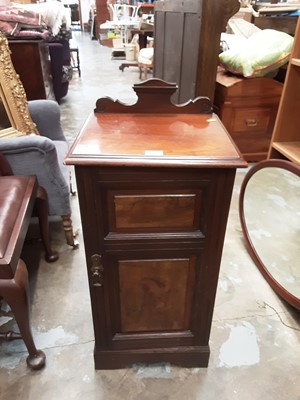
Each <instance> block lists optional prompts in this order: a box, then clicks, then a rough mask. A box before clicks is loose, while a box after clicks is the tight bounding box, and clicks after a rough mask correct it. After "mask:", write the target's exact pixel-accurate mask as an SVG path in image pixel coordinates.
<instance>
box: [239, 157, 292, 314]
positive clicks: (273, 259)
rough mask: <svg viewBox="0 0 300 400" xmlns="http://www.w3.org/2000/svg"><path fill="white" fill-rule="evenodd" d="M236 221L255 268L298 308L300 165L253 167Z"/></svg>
mask: <svg viewBox="0 0 300 400" xmlns="http://www.w3.org/2000/svg"><path fill="white" fill-rule="evenodd" d="M240 219H241V224H242V228H243V232H244V236H245V239H246V243H247V246H248V249H249V251H250V254H251V256H252V258H253V260H254V261H255V263H256V264H257V266H258V268H259V269H260V271H261V272H262V274H263V275H264V277H265V278H266V279H267V281H268V282H269V284H270V285H271V286H272V288H273V289H274V290H275V291H276V292H277V293H278V294H279V295H280V296H281V297H282V298H284V299H285V300H286V301H287V302H288V303H290V304H291V305H292V306H294V307H296V308H298V309H300V166H297V165H296V164H293V163H291V162H289V161H284V160H266V161H262V162H260V163H257V164H255V165H254V166H253V167H252V168H251V169H250V170H249V172H248V173H247V174H246V176H245V179H244V181H243V184H242V187H241V193H240Z"/></svg>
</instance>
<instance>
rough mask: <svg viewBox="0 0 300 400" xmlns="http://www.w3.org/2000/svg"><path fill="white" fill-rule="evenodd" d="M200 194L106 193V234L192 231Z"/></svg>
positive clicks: (171, 192)
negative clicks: (107, 220)
mask: <svg viewBox="0 0 300 400" xmlns="http://www.w3.org/2000/svg"><path fill="white" fill-rule="evenodd" d="M202 201H203V193H202V190H188V189H182V190H180V191H179V190H174V189H173V190H172V189H170V190H143V191H142V190H139V191H137V190H131V191H128V190H124V191H122V190H118V191H108V208H109V216H110V218H109V227H108V229H109V231H110V232H133V231H143V232H146V231H157V230H159V231H160V232H161V231H170V230H171V231H172V230H195V229H200V226H199V209H200V208H201V205H202Z"/></svg>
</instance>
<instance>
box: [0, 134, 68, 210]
mask: <svg viewBox="0 0 300 400" xmlns="http://www.w3.org/2000/svg"><path fill="white" fill-rule="evenodd" d="M58 143H61V144H62V145H63V146H65V147H66V148H67V143H63V142H61V141H60V142H56V143H55V142H53V141H52V140H50V139H48V138H46V137H42V136H36V135H34V136H30V137H28V136H26V137H24V136H21V137H13V138H8V139H1V140H0V152H1V153H3V154H4V156H5V157H6V159H7V161H8V163H9V164H10V165H11V168H12V171H13V174H14V175H36V177H37V179H38V183H39V185H40V186H42V187H44V189H45V190H46V192H47V194H48V198H49V215H64V214H70V213H71V208H70V200H69V193H70V188H69V183H68V181H67V180H66V178H65V177H64V175H63V172H62V170H61V168H62V166H61V165H60V162H59V160H58V151H57V148H56V144H58ZM63 167H65V168H66V171H67V175H68V170H67V167H66V166H63Z"/></svg>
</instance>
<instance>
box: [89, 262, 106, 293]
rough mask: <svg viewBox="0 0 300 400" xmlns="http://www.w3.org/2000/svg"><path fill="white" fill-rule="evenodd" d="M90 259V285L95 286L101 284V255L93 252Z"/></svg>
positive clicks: (102, 268) (102, 269)
mask: <svg viewBox="0 0 300 400" xmlns="http://www.w3.org/2000/svg"><path fill="white" fill-rule="evenodd" d="M91 260H92V266H91V273H92V285H93V286H96V287H99V286H102V285H103V271H104V267H103V265H102V257H101V256H100V255H99V254H93V255H92V257H91Z"/></svg>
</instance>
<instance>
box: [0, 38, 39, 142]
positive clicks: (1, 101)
mask: <svg viewBox="0 0 300 400" xmlns="http://www.w3.org/2000/svg"><path fill="white" fill-rule="evenodd" d="M10 53H11V52H10V49H9V45H8V41H7V38H6V37H5V36H4V35H3V34H2V33H1V32H0V139H1V138H8V137H13V136H24V135H32V134H36V135H38V130H37V128H36V125H35V124H34V122H33V121H32V119H31V117H30V114H29V110H28V104H27V98H26V93H25V90H24V87H23V84H22V82H21V80H20V78H19V75H18V74H17V73H16V70H15V68H14V66H13V63H12V60H11V56H10Z"/></svg>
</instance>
